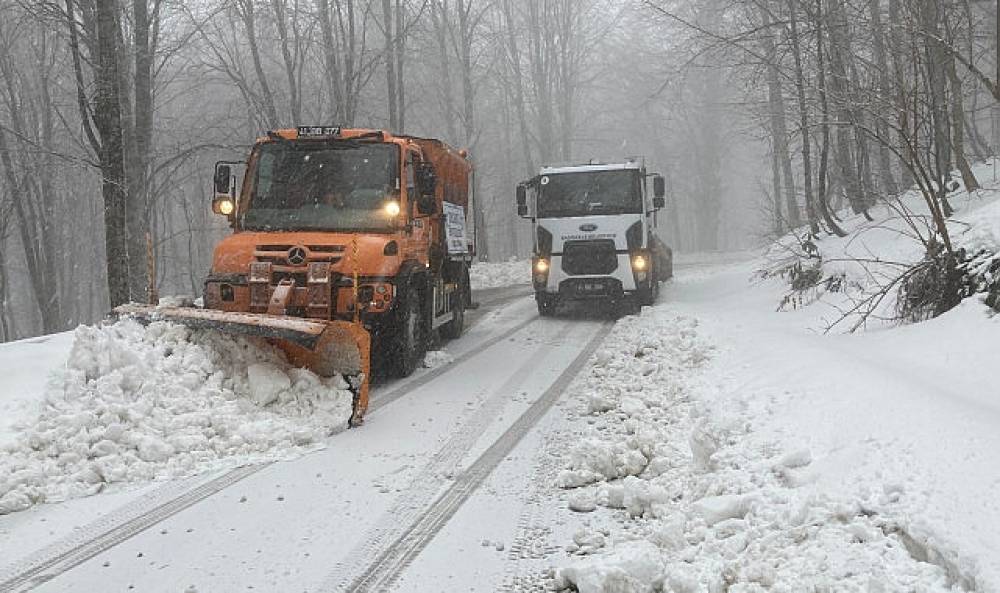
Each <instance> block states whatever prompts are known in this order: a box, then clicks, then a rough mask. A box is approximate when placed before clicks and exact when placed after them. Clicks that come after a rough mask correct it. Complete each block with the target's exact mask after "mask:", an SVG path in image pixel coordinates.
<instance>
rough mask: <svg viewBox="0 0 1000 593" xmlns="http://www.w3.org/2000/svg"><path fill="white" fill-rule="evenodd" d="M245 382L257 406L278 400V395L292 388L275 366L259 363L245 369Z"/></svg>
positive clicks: (283, 373) (287, 379) (289, 381)
mask: <svg viewBox="0 0 1000 593" xmlns="http://www.w3.org/2000/svg"><path fill="white" fill-rule="evenodd" d="M247 380H248V381H249V382H250V394H251V395H252V397H253V401H254V403H255V404H257V405H258V406H266V405H267V404H269V403H271V402H273V401H274V400H276V399H278V394H279V393H281V392H282V391H284V390H286V389H288V388H289V387H291V386H292V380H291V379H289V378H288V375H286V374H285V372H284V371H282V370H281V369H280V368H278V367H277V365H274V364H272V363H266V362H260V363H257V364H252V365H250V366H248V367H247Z"/></svg>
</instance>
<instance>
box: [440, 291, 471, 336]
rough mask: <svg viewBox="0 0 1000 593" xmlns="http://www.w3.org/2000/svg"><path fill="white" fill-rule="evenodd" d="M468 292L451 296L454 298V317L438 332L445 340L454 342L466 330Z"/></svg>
mask: <svg viewBox="0 0 1000 593" xmlns="http://www.w3.org/2000/svg"><path fill="white" fill-rule="evenodd" d="M467 292H468V291H466V290H462V291H460V292H458V293H456V294H453V295H452V296H451V298H452V301H453V302H452V305H451V306H452V312H453V313H454V315H455V316H454V317H453V318H452V320H451V321H449V322H448V323H446V324H444V325H442V326H441V328H440V329H439V330H438V332H439V333H440V334H441V337H442V338H444V339H445V340H454V339H457V338H460V337H461V336H462V330H464V329H465V303H466V300H467V299H468V297H467V296H466V294H467Z"/></svg>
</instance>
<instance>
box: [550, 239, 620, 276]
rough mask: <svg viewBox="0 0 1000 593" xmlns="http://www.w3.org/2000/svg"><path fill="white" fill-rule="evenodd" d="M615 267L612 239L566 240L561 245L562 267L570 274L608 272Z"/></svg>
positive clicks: (616, 259)
mask: <svg viewBox="0 0 1000 593" xmlns="http://www.w3.org/2000/svg"><path fill="white" fill-rule="evenodd" d="M617 268H618V254H617V253H616V252H615V242H614V241H611V240H601V241H567V242H566V244H565V245H563V258H562V269H563V271H564V272H566V273H567V274H569V275H570V276H585V275H599V274H610V273H611V272H614V271H615V270H616V269H617Z"/></svg>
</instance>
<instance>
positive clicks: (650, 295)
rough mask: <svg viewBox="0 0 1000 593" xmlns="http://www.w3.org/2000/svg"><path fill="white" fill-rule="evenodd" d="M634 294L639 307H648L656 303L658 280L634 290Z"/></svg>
mask: <svg viewBox="0 0 1000 593" xmlns="http://www.w3.org/2000/svg"><path fill="white" fill-rule="evenodd" d="M635 296H636V300H637V301H638V305H639V306H640V307H649V306H652V305H654V304H656V299H657V297H659V296H660V282H659V281H658V280H653V282H652V284H651V285H650V287H649V288H643V289H641V290H638V291H636V293H635Z"/></svg>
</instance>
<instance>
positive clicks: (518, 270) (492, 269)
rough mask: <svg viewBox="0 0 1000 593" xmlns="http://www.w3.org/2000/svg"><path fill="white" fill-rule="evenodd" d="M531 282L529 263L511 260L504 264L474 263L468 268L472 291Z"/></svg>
mask: <svg viewBox="0 0 1000 593" xmlns="http://www.w3.org/2000/svg"><path fill="white" fill-rule="evenodd" d="M530 282H531V262H529V261H525V260H519V259H514V258H511V259H509V260H507V261H504V262H476V263H474V264H472V267H471V268H469V283H470V284H471V286H472V290H482V289H484V288H501V287H504V286H516V285H518V284H528V283H530Z"/></svg>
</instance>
